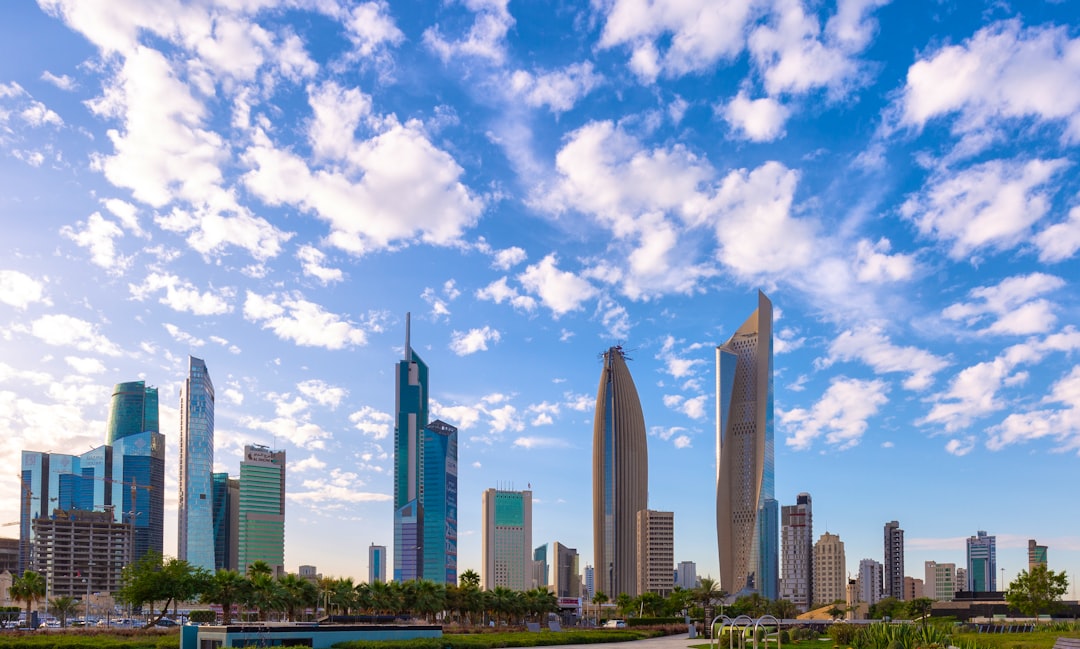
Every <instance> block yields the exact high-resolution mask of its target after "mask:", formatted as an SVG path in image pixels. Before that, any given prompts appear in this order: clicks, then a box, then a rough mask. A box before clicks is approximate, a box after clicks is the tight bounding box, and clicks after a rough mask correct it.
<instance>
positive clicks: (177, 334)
mask: <svg viewBox="0 0 1080 649" xmlns="http://www.w3.org/2000/svg"><path fill="white" fill-rule="evenodd" d="M162 326H163V327H165V331H168V332H169V335H170V336H172V337H173V340H175V341H176V342H179V343H183V344H185V345H188V346H189V347H202V346H203V345H205V344H206V341H205V340H203V339H201V338H196V337H195V336H193V335H191V334H189V333H188V332H186V331H184V330H182V329H180V327H177V326H176V325H174V324H172V323H171V322H166V323H164V324H163V325H162Z"/></svg>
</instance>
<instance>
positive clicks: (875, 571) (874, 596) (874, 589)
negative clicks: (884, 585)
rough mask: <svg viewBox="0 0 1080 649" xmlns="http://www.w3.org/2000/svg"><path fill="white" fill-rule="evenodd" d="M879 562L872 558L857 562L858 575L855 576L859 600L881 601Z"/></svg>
mask: <svg viewBox="0 0 1080 649" xmlns="http://www.w3.org/2000/svg"><path fill="white" fill-rule="evenodd" d="M881 573H882V568H881V564H880V563H878V562H877V561H874V560H873V559H863V560H862V561H860V562H859V576H858V577H857V578H856V582H857V586H858V590H859V601H860V602H866V603H867V604H877V603H878V602H880V601H881Z"/></svg>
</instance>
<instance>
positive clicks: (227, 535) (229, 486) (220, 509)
mask: <svg viewBox="0 0 1080 649" xmlns="http://www.w3.org/2000/svg"><path fill="white" fill-rule="evenodd" d="M213 479H214V515H213V519H214V569H215V570H237V571H239V569H240V568H239V565H238V561H239V551H240V547H239V535H240V529H239V524H240V480H239V479H237V478H230V477H229V474H228V473H215V474H214V475H213Z"/></svg>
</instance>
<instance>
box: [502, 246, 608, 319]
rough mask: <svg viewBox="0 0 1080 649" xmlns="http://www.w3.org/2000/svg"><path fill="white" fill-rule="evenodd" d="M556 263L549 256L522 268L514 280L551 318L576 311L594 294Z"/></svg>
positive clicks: (553, 255) (583, 282)
mask: <svg viewBox="0 0 1080 649" xmlns="http://www.w3.org/2000/svg"><path fill="white" fill-rule="evenodd" d="M557 264H558V259H557V258H556V256H555V253H550V254H548V255H547V256H546V257H544V258H543V259H541V260H540V261H539V262H537V263H535V264H532V265H530V266H528V267H526V268H525V271H524V272H522V273H521V274H520V275H518V277H517V278H518V281H520V282H521V285H522V286H524V287H525V289H526V290H528V291H530V292H532V293H535V294H536V295H537V296H539V298H540V301H541V302H543V304H544V306H546V307H547V308H549V309H551V311H552V313H554V315H555V317H558V316H561V315H565V314H566V313H569V312H570V311H578V310H580V309H581V304H582V302H585V301H586V300H590V299H592V298H593V297H596V295H597V293H598V291H597V290H596V288H594V287H593V285H592V284H590V283H589V282H588V281H587V280H584V279H582V278H581V277H578V276H577V275H575V274H574V273H571V272H569V271H564V270H559V268H558V267H557ZM489 288H490V287H489Z"/></svg>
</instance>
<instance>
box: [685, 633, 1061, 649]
mask: <svg viewBox="0 0 1080 649" xmlns="http://www.w3.org/2000/svg"><path fill="white" fill-rule="evenodd" d="M1060 637H1070V638H1080V632H1075V631H1033V632H1030V633H974V632H954V633H953V634H952V642H953V644H955V645H957V646H962V647H967V646H976V647H978V648H979V649H1051V648H1052V647H1053V646H1054V641H1055V640H1057V639H1058V638H1060ZM826 643H828V644H826ZM727 646H728V645H727V643H726V642H725V643H724V644H721V645H720V647H719V649H727ZM763 646H764V645H763V644H762V643H758V647H763ZM770 646H774V647H775V642H770ZM746 647H747V649H750V648H751V647H753V644H752V643H750V642H747V643H746ZM788 647H791V648H792V649H823V648H824V647H828V648H829V649H833V644H832V639H831V638H829V637H828V636H821V638H815V639H812V640H802V641H795V640H793V641H791V642H785V643H784V644H783V646H782V648H781V649H787V648H788ZM691 649H710V647H709V644H708V643H704V644H696V645H691ZM713 649H716V646H715V645H713ZM845 649H846V648H845Z"/></svg>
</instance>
